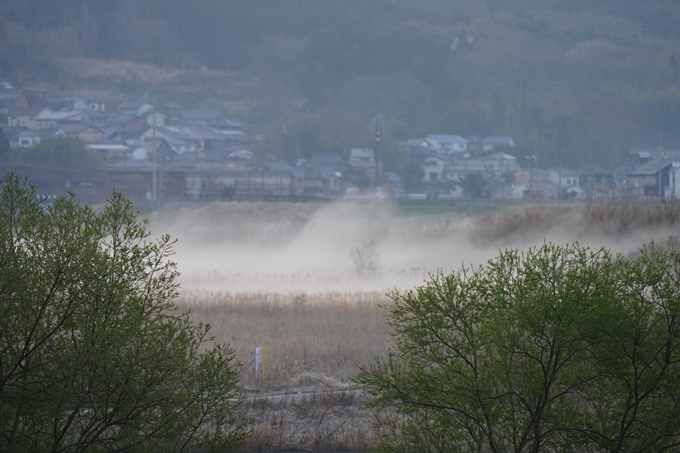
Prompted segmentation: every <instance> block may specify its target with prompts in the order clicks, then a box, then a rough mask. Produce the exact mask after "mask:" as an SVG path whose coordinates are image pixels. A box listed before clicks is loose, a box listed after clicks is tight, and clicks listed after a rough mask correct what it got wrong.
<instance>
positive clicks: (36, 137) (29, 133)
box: [17, 129, 42, 148]
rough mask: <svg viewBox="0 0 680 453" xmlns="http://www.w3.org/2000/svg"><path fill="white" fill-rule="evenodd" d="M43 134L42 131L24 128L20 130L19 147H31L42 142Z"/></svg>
mask: <svg viewBox="0 0 680 453" xmlns="http://www.w3.org/2000/svg"><path fill="white" fill-rule="evenodd" d="M41 139H42V135H41V133H40V131H34V130H30V129H27V130H23V131H20V132H19V135H18V142H17V146H18V147H19V148H29V147H31V146H33V145H36V144H38V143H40V140H41Z"/></svg>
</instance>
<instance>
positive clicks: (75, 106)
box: [67, 94, 106, 112]
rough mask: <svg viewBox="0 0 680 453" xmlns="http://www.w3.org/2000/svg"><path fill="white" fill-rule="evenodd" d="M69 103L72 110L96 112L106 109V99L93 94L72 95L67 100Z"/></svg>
mask: <svg viewBox="0 0 680 453" xmlns="http://www.w3.org/2000/svg"><path fill="white" fill-rule="evenodd" d="M67 105H68V108H69V109H70V110H92V111H94V112H103V111H104V110H106V100H105V99H104V98H102V97H101V96H97V95H93V94H78V95H75V96H71V97H69V98H68V100H67Z"/></svg>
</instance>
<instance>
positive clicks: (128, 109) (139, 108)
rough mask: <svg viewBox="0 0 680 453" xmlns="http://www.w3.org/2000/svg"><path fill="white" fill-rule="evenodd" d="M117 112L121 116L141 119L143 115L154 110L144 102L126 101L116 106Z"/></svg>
mask: <svg viewBox="0 0 680 453" xmlns="http://www.w3.org/2000/svg"><path fill="white" fill-rule="evenodd" d="M117 110H118V112H119V113H122V114H126V115H132V116H137V117H141V116H142V115H143V114H144V113H146V112H150V111H152V110H154V106H153V105H152V104H150V103H148V102H146V101H141V100H127V101H124V102H121V103H120V104H118V109H117Z"/></svg>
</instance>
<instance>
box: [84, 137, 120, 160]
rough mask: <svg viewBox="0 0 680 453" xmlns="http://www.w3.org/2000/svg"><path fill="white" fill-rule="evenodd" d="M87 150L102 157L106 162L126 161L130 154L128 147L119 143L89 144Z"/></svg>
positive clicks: (102, 142)
mask: <svg viewBox="0 0 680 453" xmlns="http://www.w3.org/2000/svg"><path fill="white" fill-rule="evenodd" d="M87 148H88V149H90V150H92V151H94V152H96V153H98V154H100V155H102V156H104V158H105V159H106V160H121V159H126V158H127V156H128V154H129V153H130V147H129V146H127V145H125V144H123V143H122V142H119V141H111V142H109V141H101V142H96V141H95V142H91V143H90V144H88V145H87Z"/></svg>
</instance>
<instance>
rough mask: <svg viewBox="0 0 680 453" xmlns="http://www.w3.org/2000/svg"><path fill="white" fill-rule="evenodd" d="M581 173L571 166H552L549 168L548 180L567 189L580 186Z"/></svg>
mask: <svg viewBox="0 0 680 453" xmlns="http://www.w3.org/2000/svg"><path fill="white" fill-rule="evenodd" d="M580 176H581V174H580V173H579V172H577V171H575V170H571V169H569V168H551V169H549V170H548V181H550V182H551V183H553V184H555V185H557V186H558V187H561V188H562V190H566V189H568V188H570V187H579V186H580V179H581V178H580Z"/></svg>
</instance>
